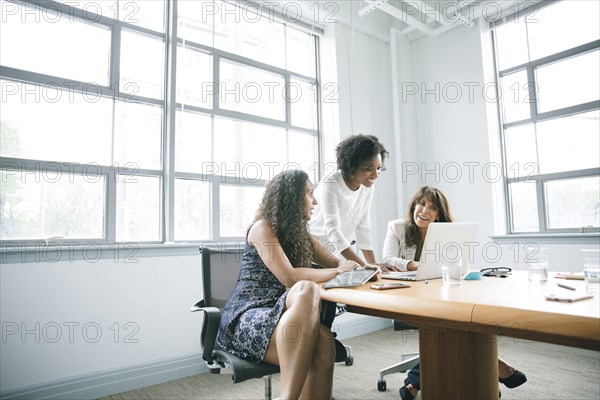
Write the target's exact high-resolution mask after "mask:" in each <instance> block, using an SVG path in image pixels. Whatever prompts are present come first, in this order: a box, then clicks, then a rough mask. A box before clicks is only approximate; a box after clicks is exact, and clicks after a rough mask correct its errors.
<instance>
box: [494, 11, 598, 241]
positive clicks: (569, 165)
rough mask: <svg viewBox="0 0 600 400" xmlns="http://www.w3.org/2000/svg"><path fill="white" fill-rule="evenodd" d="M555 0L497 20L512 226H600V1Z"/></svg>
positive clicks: (514, 229)
mask: <svg viewBox="0 0 600 400" xmlns="http://www.w3.org/2000/svg"><path fill="white" fill-rule="evenodd" d="M548 3H549V4H537V5H535V6H534V7H532V8H530V9H529V10H528V12H525V13H521V14H520V15H515V16H513V18H506V20H505V21H503V22H501V23H495V24H493V25H492V27H493V33H494V45H495V52H496V70H497V74H498V76H497V79H498V83H499V93H500V96H499V98H500V99H501V101H500V110H501V121H502V139H503V151H504V171H505V177H506V180H505V182H506V193H507V207H508V215H509V227H510V233H562V232H567V233H568V232H598V231H599V227H600V173H599V172H600V170H599V167H600V160H599V154H600V133H599V132H600V110H599V109H600V82H599V77H600V66H599V64H600V63H599V62H600V50H599V49H600V33H599V31H598V23H599V21H598V19H599V17H598V15H600V9H599V5H600V3H598V2H596V1H561V2H548Z"/></svg>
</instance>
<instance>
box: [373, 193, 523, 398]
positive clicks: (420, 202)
mask: <svg viewBox="0 0 600 400" xmlns="http://www.w3.org/2000/svg"><path fill="white" fill-rule="evenodd" d="M432 222H454V217H453V216H452V212H451V211H450V203H449V202H448V199H447V198H446V196H445V195H444V193H442V191H441V190H439V189H436V188H434V187H431V186H423V187H422V188H421V189H419V190H418V191H417V192H416V193H415V194H414V195H413V197H412V199H411V200H410V202H409V205H408V210H407V212H406V217H405V219H397V220H394V221H390V222H389V223H388V228H387V233H386V235H385V240H384V243H383V262H385V263H387V265H393V266H394V267H396V269H398V270H400V271H407V270H409V271H416V270H417V269H418V268H419V260H420V259H421V252H422V250H423V244H424V243H425V236H426V235H427V229H428V228H429V224H430V223H432ZM498 375H499V376H498V379H499V381H500V382H501V383H503V384H504V385H506V387H508V388H515V387H517V386H520V385H522V384H523V383H525V382H526V381H527V377H526V376H525V374H524V373H522V372H521V371H519V370H516V369H515V368H513V367H512V366H510V365H508V364H507V363H506V362H505V361H504V360H502V359H501V358H499V357H498ZM420 389H421V377H420V366H419V364H417V365H416V366H415V367H414V368H413V369H411V370H410V371H408V375H407V376H406V379H405V380H404V386H402V387H401V388H400V398H401V399H402V400H413V399H414V398H415V397H416V396H417V394H418V393H419V390H420Z"/></svg>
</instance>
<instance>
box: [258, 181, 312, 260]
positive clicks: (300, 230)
mask: <svg viewBox="0 0 600 400" xmlns="http://www.w3.org/2000/svg"><path fill="white" fill-rule="evenodd" d="M307 181H308V174H307V173H306V172H304V171H302V170H287V171H283V172H281V173H279V174H277V175H275V177H273V179H272V180H271V181H270V182H269V183H268V184H267V187H266V189H265V193H264V194H263V198H262V201H261V203H260V207H259V208H258V211H256V216H255V217H254V222H256V221H258V220H260V219H264V220H266V221H268V222H269V224H270V225H271V227H272V228H273V232H274V233H275V236H276V237H277V240H279V244H281V247H282V248H283V252H284V253H285V255H286V257H287V258H288V259H289V260H290V262H291V263H292V266H294V267H310V266H311V261H312V260H313V258H314V248H313V243H312V241H311V240H310V234H309V232H308V224H307V221H306V219H305V215H306V214H305V213H306V211H305V209H304V193H305V190H306V182H307Z"/></svg>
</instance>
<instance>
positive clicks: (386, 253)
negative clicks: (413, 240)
mask: <svg viewBox="0 0 600 400" xmlns="http://www.w3.org/2000/svg"><path fill="white" fill-rule="evenodd" d="M403 229H404V224H403V223H401V222H400V221H399V220H395V221H390V222H388V226H387V231H386V234H385V239H384V241H383V262H384V263H388V264H391V265H393V266H395V267H396V268H397V269H398V270H399V271H407V270H409V263H410V262H411V261H410V260H406V259H404V258H401V257H399V256H400V246H403V245H404V243H403V242H404V241H403V239H402V236H403V235H402V230H403ZM412 263H413V264H414V262H412ZM417 265H418V264H417ZM415 269H416V268H415Z"/></svg>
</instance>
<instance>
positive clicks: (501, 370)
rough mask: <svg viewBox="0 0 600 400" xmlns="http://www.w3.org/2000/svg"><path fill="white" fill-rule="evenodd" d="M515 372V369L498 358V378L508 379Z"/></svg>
mask: <svg viewBox="0 0 600 400" xmlns="http://www.w3.org/2000/svg"><path fill="white" fill-rule="evenodd" d="M513 372H515V368H513V367H512V366H510V365H508V364H507V363H506V361H504V360H503V359H501V358H500V357H498V376H499V377H500V378H502V379H505V378H508V377H509V376H511V375H512V374H513Z"/></svg>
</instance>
